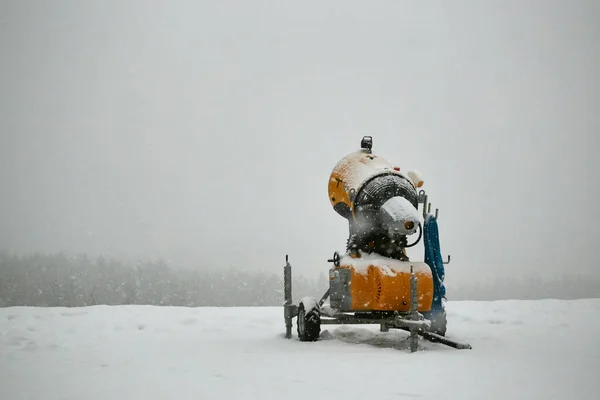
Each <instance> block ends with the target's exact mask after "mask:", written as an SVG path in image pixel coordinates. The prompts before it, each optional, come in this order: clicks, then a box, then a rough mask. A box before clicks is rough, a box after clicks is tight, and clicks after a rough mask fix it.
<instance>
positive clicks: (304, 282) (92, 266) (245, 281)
mask: <svg viewBox="0 0 600 400" xmlns="http://www.w3.org/2000/svg"><path fill="white" fill-rule="evenodd" d="M327 285H328V282H327V277H326V274H325V273H321V274H320V276H317V277H313V278H312V279H309V278H307V277H305V276H303V275H301V274H299V273H297V272H295V273H294V281H293V290H294V300H295V301H297V300H298V299H299V298H300V296H314V297H317V298H318V297H319V296H321V295H322V294H323V293H324V292H325V290H326V289H327ZM448 297H449V299H450V300H500V299H541V298H559V299H573V298H589V297H600V279H590V278H589V277H577V276H572V277H569V278H563V279H556V280H544V281H542V280H541V278H530V279H521V280H519V279H516V278H514V277H505V278H502V279H495V280H493V281H490V282H487V283H481V282H478V283H472V282H469V283H462V282H459V283H449V284H448ZM282 303H283V271H281V273H279V274H276V273H266V272H260V271H248V270H244V269H233V268H230V269H225V270H200V269H185V268H173V267H170V266H169V265H168V264H166V263H165V262H163V261H160V260H157V261H151V262H146V263H138V264H136V265H130V264H126V263H123V262H120V261H119V260H116V259H114V258H108V259H107V258H104V257H98V258H95V259H90V258H88V257H87V256H86V255H77V256H68V255H65V254H62V253H61V254H28V255H21V256H17V255H9V254H7V253H2V252H0V307H10V306H38V307H57V306H63V307H81V306H91V305H100V304H103V305H123V304H143V305H162V306H189V307H201V306H222V307H224V306H280V305H282Z"/></svg>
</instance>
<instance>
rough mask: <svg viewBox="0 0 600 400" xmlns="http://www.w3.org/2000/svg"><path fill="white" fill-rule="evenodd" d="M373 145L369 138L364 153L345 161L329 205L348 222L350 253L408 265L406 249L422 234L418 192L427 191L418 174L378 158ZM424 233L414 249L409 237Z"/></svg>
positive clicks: (335, 179)
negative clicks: (384, 258)
mask: <svg viewBox="0 0 600 400" xmlns="http://www.w3.org/2000/svg"><path fill="white" fill-rule="evenodd" d="M372 145H373V139H372V137H370V136H366V137H364V138H363V140H362V141H361V149H360V150H358V151H356V152H353V153H351V154H349V155H347V156H345V157H344V158H342V159H341V160H340V161H339V162H338V163H337V164H336V165H335V167H334V168H333V171H332V172H331V175H330V177H329V187H328V191H329V201H330V202H331V205H332V206H333V209H334V210H335V211H336V212H337V213H338V214H339V215H341V216H342V217H344V218H345V219H347V220H348V223H349V230H350V238H349V240H350V242H349V249H348V250H349V251H351V252H352V254H353V255H358V253H357V252H358V251H360V250H362V251H365V252H368V253H371V252H373V251H374V252H376V253H378V254H381V255H385V256H389V257H392V258H394V259H402V260H406V259H407V258H406V253H405V249H406V248H408V247H412V246H414V245H415V244H417V243H418V241H419V240H420V238H421V234H422V227H421V223H420V216H419V211H418V210H417V208H418V205H419V194H418V193H417V188H420V187H421V186H423V179H421V175H420V174H419V172H418V171H410V172H408V173H407V174H406V175H405V174H404V173H403V172H401V170H400V167H398V166H394V165H393V164H391V163H389V162H388V161H387V160H386V159H384V158H383V157H380V156H377V155H375V154H373V153H372ZM417 230H418V231H419V235H418V238H417V239H416V240H415V241H414V242H413V243H411V244H408V243H407V237H408V236H410V235H413V234H414V233H416V232H417Z"/></svg>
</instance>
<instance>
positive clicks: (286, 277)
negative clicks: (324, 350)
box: [283, 254, 292, 339]
mask: <svg viewBox="0 0 600 400" xmlns="http://www.w3.org/2000/svg"><path fill="white" fill-rule="evenodd" d="M283 297H284V304H283V315H284V318H285V338H286V339H291V337H292V315H291V308H292V266H291V265H290V263H289V262H288V255H287V254H286V255H285V267H283Z"/></svg>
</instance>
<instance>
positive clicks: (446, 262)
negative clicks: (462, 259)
mask: <svg viewBox="0 0 600 400" xmlns="http://www.w3.org/2000/svg"><path fill="white" fill-rule="evenodd" d="M442 264H450V254H448V261H443V260H442Z"/></svg>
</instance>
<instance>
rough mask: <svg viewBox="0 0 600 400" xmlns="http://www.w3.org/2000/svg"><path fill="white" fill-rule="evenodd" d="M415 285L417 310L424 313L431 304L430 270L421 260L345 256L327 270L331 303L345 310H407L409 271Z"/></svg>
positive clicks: (408, 302) (408, 305)
mask: <svg viewBox="0 0 600 400" xmlns="http://www.w3.org/2000/svg"><path fill="white" fill-rule="evenodd" d="M411 266H412V268H413V272H414V273H415V275H416V277H417V282H418V288H417V290H418V297H417V298H418V300H419V304H418V307H417V309H418V311H420V312H427V311H429V310H430V309H431V305H432V302H433V293H434V287H433V275H432V273H431V268H430V267H429V266H428V265H427V264H426V263H424V262H421V261H416V262H415V261H399V260H395V259H391V258H387V257H382V256H379V255H377V254H370V255H369V254H364V255H360V256H359V257H357V256H353V257H351V256H345V257H343V258H342V259H341V260H340V266H339V267H334V268H332V269H331V271H330V279H331V280H332V281H335V280H336V279H337V280H338V282H332V283H333V285H332V288H334V291H333V293H332V294H331V296H332V299H331V300H332V302H333V303H335V304H336V306H337V307H336V308H340V309H342V310H346V311H367V310H368V311H399V312H408V311H409V310H410V306H411V304H410V276H411V275H410V269H411Z"/></svg>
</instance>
